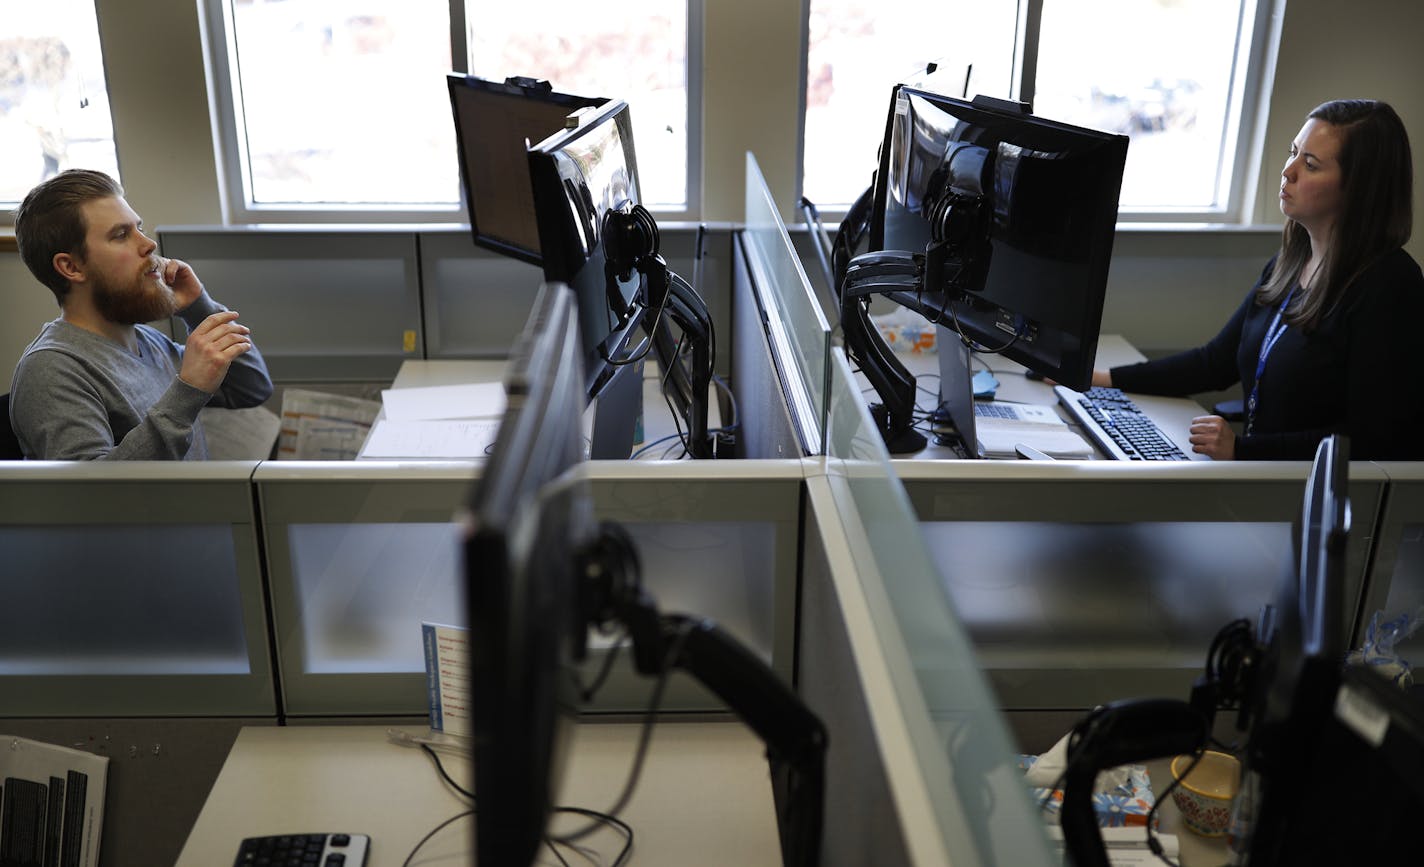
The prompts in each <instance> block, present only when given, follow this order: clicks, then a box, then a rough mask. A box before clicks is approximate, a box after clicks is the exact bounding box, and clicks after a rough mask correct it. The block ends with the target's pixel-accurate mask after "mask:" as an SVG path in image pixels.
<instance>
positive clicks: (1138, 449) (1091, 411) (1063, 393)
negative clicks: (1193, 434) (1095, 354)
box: [1055, 385, 1191, 461]
mask: <svg viewBox="0 0 1424 867" xmlns="http://www.w3.org/2000/svg"><path fill="white" fill-rule="evenodd" d="M1055 391H1056V392H1057V394H1058V401H1059V402H1060V403H1062V404H1063V406H1064V407H1066V408H1067V409H1068V411H1069V412H1070V413H1071V414H1072V415H1073V420H1074V421H1076V422H1077V423H1078V424H1079V425H1081V426H1082V428H1083V430H1085V431H1086V432H1087V434H1088V436H1089V437H1091V438H1092V440H1093V442H1094V443H1095V444H1097V446H1098V448H1099V449H1101V450H1102V451H1103V452H1104V453H1105V454H1106V455H1107V456H1108V457H1110V458H1115V459H1117V460H1120V461H1187V460H1191V457H1190V456H1188V455H1187V454H1185V453H1184V452H1183V451H1182V450H1181V449H1180V448H1178V447H1177V444H1176V443H1174V442H1172V441H1171V440H1170V439H1168V438H1167V436H1166V434H1164V433H1162V431H1161V430H1159V429H1158V428H1157V425H1156V424H1154V423H1153V421H1152V419H1150V418H1148V417H1147V415H1146V414H1145V413H1144V412H1143V411H1142V410H1141V409H1138V407H1137V404H1135V403H1133V402H1132V398H1130V397H1128V396H1127V395H1125V394H1123V393H1122V392H1121V391H1119V390H1118V389H1116V388H1101V387H1099V388H1090V389H1088V390H1087V391H1085V392H1081V393H1080V392H1076V391H1073V390H1072V389H1069V388H1065V387H1063V386H1061V385H1060V386H1058V388H1057V389H1055Z"/></svg>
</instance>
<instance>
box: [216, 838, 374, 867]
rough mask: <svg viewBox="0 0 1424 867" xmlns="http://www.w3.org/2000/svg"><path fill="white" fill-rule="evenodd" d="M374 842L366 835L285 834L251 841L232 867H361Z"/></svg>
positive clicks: (244, 843) (239, 851)
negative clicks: (279, 866)
mask: <svg viewBox="0 0 1424 867" xmlns="http://www.w3.org/2000/svg"><path fill="white" fill-rule="evenodd" d="M370 848H371V838H369V837H367V836H366V835H365V834H283V835H280V836H278V835H273V836H270V837H248V838H247V839H246V840H243V841H242V846H241V847H240V848H239V849H238V852H237V860H236V861H235V862H233V867H278V865H281V867H289V865H290V867H362V865H364V864H365V863H366V851H367V850H368V849H370Z"/></svg>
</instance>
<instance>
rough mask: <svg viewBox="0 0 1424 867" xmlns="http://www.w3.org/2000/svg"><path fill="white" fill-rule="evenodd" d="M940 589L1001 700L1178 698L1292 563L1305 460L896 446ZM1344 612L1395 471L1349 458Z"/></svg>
mask: <svg viewBox="0 0 1424 867" xmlns="http://www.w3.org/2000/svg"><path fill="white" fill-rule="evenodd" d="M896 465H897V470H898V471H899V473H900V477H901V480H902V481H903V482H904V484H905V489H906V491H907V492H908V493H909V495H910V499H911V501H912V502H913V503H914V505H915V509H916V511H917V513H918V514H919V517H920V521H921V530H922V532H923V534H924V537H925V539H926V541H927V543H928V545H929V547H930V550H931V551H932V552H933V554H934V557H935V561H936V564H937V565H938V567H939V569H940V572H941V577H942V580H943V585H944V590H945V592H946V593H947V594H948V596H949V598H950V599H951V600H952V602H953V604H954V606H955V608H956V609H957V610H958V612H959V616H960V619H961V620H962V621H963V623H964V624H965V626H966V627H967V628H968V630H969V634H970V636H971V638H972V639H973V641H974V644H975V648H976V650H977V651H978V653H979V656H980V658H981V659H982V661H983V664H984V667H985V669H986V670H987V671H988V673H989V677H990V680H991V682H992V683H993V684H994V687H995V690H996V691H997V693H998V695H999V700H1000V702H1001V703H1002V705H1003V706H1004V707H1005V709H1009V710H1037V709H1055V708H1057V709H1086V708H1090V707H1092V706H1094V705H1096V704H1099V703H1102V702H1105V701H1110V700H1113V699H1118V698H1125V697H1130V696H1146V695H1161V696H1168V697H1175V698H1185V697H1186V696H1187V694H1188V692H1189V690H1190V688H1191V683H1192V680H1193V679H1194V678H1195V677H1196V676H1197V675H1199V674H1200V673H1201V672H1202V670H1203V663H1204V662H1205V659H1206V654H1207V650H1208V648H1209V646H1210V644H1211V641H1212V639H1213V638H1214V637H1215V635H1216V633H1217V632H1218V631H1219V630H1220V629H1221V628H1222V627H1223V626H1225V625H1226V624H1227V623H1228V622H1230V621H1231V620H1233V619H1236V618H1246V619H1248V620H1250V621H1252V622H1253V623H1254V622H1255V621H1256V619H1257V617H1258V615H1259V613H1260V610H1261V607H1262V606H1263V605H1265V604H1266V603H1268V602H1270V601H1271V600H1272V599H1273V598H1274V597H1275V594H1276V592H1277V589H1278V587H1279V581H1280V580H1281V578H1282V576H1283V575H1284V574H1286V573H1287V571H1288V570H1289V569H1290V568H1291V566H1290V564H1291V556H1292V555H1291V542H1290V527H1291V522H1292V520H1293V519H1294V518H1295V516H1296V515H1297V514H1298V513H1299V511H1300V507H1301V500H1302V496H1303V492H1304V480H1305V477H1306V472H1307V470H1308V469H1309V464H1308V463H1305V462H1290V463H1279V464H1257V463H1253V464H1232V465H1221V466H1218V465H1197V464H1192V465H1181V466H1169V467H1152V466H1145V465H1141V464H1127V463H1118V462H1107V461H1086V462H1042V461H1022V462H1017V463H1009V464H1004V463H985V462H969V461H963V462H945V463H936V464H933V465H931V464H930V463H928V462H912V461H899V462H896ZM1350 473H1351V484H1350V498H1351V506H1352V509H1353V526H1354V528H1355V532H1354V533H1353V534H1352V536H1351V539H1350V544H1349V547H1348V551H1347V559H1346V572H1347V574H1346V587H1345V592H1346V602H1347V611H1346V618H1345V620H1346V622H1345V623H1342V624H1341V626H1342V628H1344V629H1347V630H1352V629H1353V626H1354V623H1355V621H1356V617H1357V616H1358V612H1359V608H1360V603H1361V598H1362V593H1363V592H1364V586H1365V575H1366V570H1367V568H1368V566H1369V552H1370V548H1371V544H1372V542H1373V540H1372V538H1371V533H1372V528H1373V527H1374V522H1375V518H1376V516H1377V514H1378V513H1379V510H1380V503H1381V498H1382V496H1383V493H1384V486H1385V481H1386V476H1385V474H1384V472H1383V471H1381V470H1380V469H1379V468H1377V467H1376V466H1374V465H1371V464H1363V463H1355V464H1352V465H1351V467H1350Z"/></svg>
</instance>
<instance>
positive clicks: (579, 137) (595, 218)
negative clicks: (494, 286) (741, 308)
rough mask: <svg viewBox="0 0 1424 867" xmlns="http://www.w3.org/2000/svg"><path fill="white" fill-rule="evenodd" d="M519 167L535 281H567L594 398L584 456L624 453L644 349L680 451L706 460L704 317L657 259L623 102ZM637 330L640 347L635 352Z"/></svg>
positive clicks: (708, 330)
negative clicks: (652, 360)
mask: <svg viewBox="0 0 1424 867" xmlns="http://www.w3.org/2000/svg"><path fill="white" fill-rule="evenodd" d="M528 160H529V161H528V171H529V177H530V183H531V187H532V190H533V194H534V210H535V215H536V219H537V222H538V227H539V243H540V248H541V250H542V254H543V255H542V260H543V267H544V279H545V280H549V281H558V282H563V283H567V284H568V285H569V286H571V287H572V288H573V290H574V294H575V296H576V297H577V298H578V307H579V322H580V327H581V331H582V334H583V340H584V347H585V351H584V361H585V364H584V368H585V376H586V377H587V394H588V395H589V397H590V398H598V399H599V408H598V411H597V416H598V417H597V420H596V421H595V431H594V443H593V453H592V456H593V457H595V458H601V457H609V458H618V457H624V458H626V457H627V456H628V455H629V453H630V452H631V449H632V443H633V427H634V422H635V420H636V416H637V413H638V407H639V406H640V405H641V404H640V399H641V394H642V393H641V380H640V379H639V377H638V376H636V375H635V373H636V369H637V368H639V367H640V365H638V364H637V362H638V361H640V360H642V359H643V358H645V357H646V356H647V354H648V352H649V351H651V352H652V353H653V354H654V356H655V357H656V358H657V360H658V363H659V366H660V368H661V371H660V372H661V373H662V376H663V379H662V387H663V393H664V395H665V396H666V397H667V398H668V400H669V402H670V405H671V406H672V408H673V412H674V414H675V416H676V418H677V419H678V421H679V425H680V429H681V428H683V427H685V428H686V433H685V443H686V446H687V451H688V452H689V454H691V455H692V456H693V457H712V456H713V453H714V448H713V446H714V442H713V440H712V439H711V438H710V434H709V431H708V423H707V419H708V415H707V401H708V395H707V391H708V388H709V387H710V385H711V382H712V370H713V365H714V361H715V359H714V357H713V354H712V351H713V346H714V340H713V334H712V320H711V315H710V313H709V312H708V310H707V306H706V304H705V303H703V301H702V299H701V297H700V296H698V294H697V292H696V290H694V289H693V287H691V286H689V285H688V284H687V283H686V282H685V281H683V280H682V279H681V278H680V277H678V276H677V275H676V274H674V273H673V272H672V271H670V270H669V269H668V267H667V263H666V262H665V261H664V260H663V259H662V256H661V254H660V252H659V234H658V226H657V222H656V221H655V220H654V219H653V217H652V215H651V214H649V213H648V211H647V210H646V209H645V208H643V206H642V205H641V199H642V197H641V190H640V187H639V183H638V167H637V157H636V154H635V151H634V148H633V127H632V121H631V119H630V112H629V109H628V106H627V104H626V103H624V102H622V101H621V100H613V101H610V102H609V103H607V104H606V105H603V106H601V107H599V108H597V109H592V110H590V111H588V112H585V113H584V114H582V115H580V116H579V119H578V122H577V124H575V125H571V126H570V128H568V129H565V130H563V131H561V132H558V133H555V134H554V135H552V136H551V137H549V138H547V139H545V140H544V141H541V142H539V143H538V144H536V145H534V146H533V147H531V148H530V149H529V157H528ZM674 326H675V327H676V329H677V330H678V331H680V332H681V333H680V335H677V336H675V335H674V330H673V329H674ZM640 330H641V331H642V332H644V333H645V334H646V336H647V339H646V341H645V342H641V343H637V344H635V343H634V337H635V336H636V334H637V332H639V331H640ZM612 401H617V404H616V406H615V407H614V408H613V409H612V411H609V408H608V407H607V406H606V404H607V403H609V402H612Z"/></svg>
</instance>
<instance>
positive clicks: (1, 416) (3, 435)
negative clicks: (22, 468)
mask: <svg viewBox="0 0 1424 867" xmlns="http://www.w3.org/2000/svg"><path fill="white" fill-rule="evenodd" d="M24 457H25V453H24V452H22V451H20V440H19V439H18V438H16V436H15V431H14V429H13V428H11V427H10V395H9V393H8V392H7V393H5V394H0V461H18V460H21V459H23V458H24Z"/></svg>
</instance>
